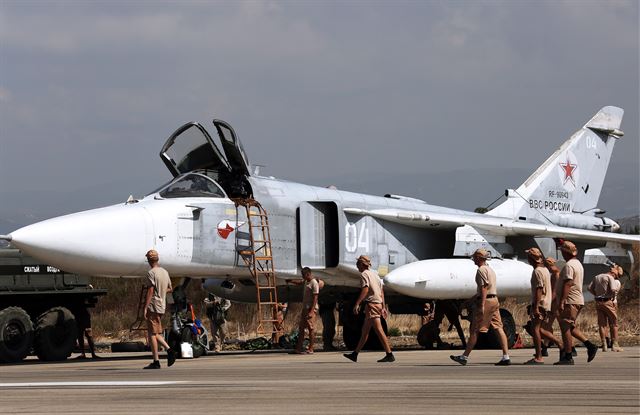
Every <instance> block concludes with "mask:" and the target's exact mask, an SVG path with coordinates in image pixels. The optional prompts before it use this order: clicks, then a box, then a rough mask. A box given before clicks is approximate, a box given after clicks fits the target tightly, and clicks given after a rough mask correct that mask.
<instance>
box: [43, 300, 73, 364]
mask: <svg viewBox="0 0 640 415" xmlns="http://www.w3.org/2000/svg"><path fill="white" fill-rule="evenodd" d="M77 333H78V328H77V326H76V319H75V317H74V316H73V313H71V311H69V310H68V309H66V308H64V307H54V308H51V309H49V310H47V311H45V312H44V313H42V314H40V317H38V320H37V323H36V335H35V341H34V345H33V346H34V349H35V352H36V355H37V356H38V358H39V359H40V360H47V361H52V360H64V359H66V358H67V357H69V356H70V355H71V352H72V351H73V347H74V346H75V344H76V340H77V338H78V336H77Z"/></svg>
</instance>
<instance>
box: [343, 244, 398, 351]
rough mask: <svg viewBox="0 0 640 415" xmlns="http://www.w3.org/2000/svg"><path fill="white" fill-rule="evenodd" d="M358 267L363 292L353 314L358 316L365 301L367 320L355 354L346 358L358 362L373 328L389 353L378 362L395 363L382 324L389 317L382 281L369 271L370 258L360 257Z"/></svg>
mask: <svg viewBox="0 0 640 415" xmlns="http://www.w3.org/2000/svg"><path fill="white" fill-rule="evenodd" d="M356 266H357V267H358V271H360V273H361V274H360V275H361V277H360V286H361V287H362V290H361V291H360V296H359V297H358V299H357V300H356V304H355V306H354V307H353V313H354V314H358V313H359V312H360V304H361V303H362V302H363V301H364V302H365V304H366V305H365V309H364V313H365V320H364V325H363V326H362V334H361V335H360V341H359V342H358V346H356V349H355V350H354V351H353V352H351V353H345V354H344V357H346V358H347V359H349V360H351V361H354V362H357V361H358V353H360V350H362V348H363V347H364V344H365V343H366V342H367V339H368V338H369V331H371V328H373V329H374V330H375V332H376V335H377V336H378V339H380V343H381V344H382V347H384V351H385V352H386V353H387V354H386V356H385V357H383V358H382V359H380V360H378V362H395V360H396V358H395V357H394V356H393V353H392V352H391V346H389V340H388V339H387V336H386V335H385V334H384V330H383V329H382V323H381V322H380V319H381V318H386V317H387V309H386V308H385V305H384V290H383V288H382V281H381V280H380V277H379V276H378V273H377V272H375V271H373V270H371V269H369V268H371V260H370V259H369V257H368V256H366V255H360V257H359V258H358V260H357V262H356Z"/></svg>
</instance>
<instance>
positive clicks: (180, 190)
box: [159, 173, 226, 199]
mask: <svg viewBox="0 0 640 415" xmlns="http://www.w3.org/2000/svg"><path fill="white" fill-rule="evenodd" d="M159 195H160V196H161V197H163V198H167V199H171V198H178V197H226V195H225V193H224V191H223V190H222V188H220V186H219V185H218V184H217V183H216V182H215V181H213V180H212V179H210V178H209V177H207V176H205V175H203V174H198V173H188V174H185V175H182V176H178V177H176V178H175V179H174V180H172V181H171V182H170V183H169V184H167V185H166V186H163V187H162V188H161V189H160V191H159Z"/></svg>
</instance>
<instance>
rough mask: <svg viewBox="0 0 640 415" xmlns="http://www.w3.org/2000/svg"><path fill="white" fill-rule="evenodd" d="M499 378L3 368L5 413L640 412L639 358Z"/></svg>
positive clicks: (321, 361) (479, 370) (336, 360)
mask: <svg viewBox="0 0 640 415" xmlns="http://www.w3.org/2000/svg"><path fill="white" fill-rule="evenodd" d="M550 352H551V353H550V354H551V356H550V357H549V358H547V361H546V365H544V366H536V367H531V366H523V365H521V363H523V362H524V361H526V360H528V359H529V357H530V356H531V353H532V351H531V350H530V349H525V350H514V351H512V352H511V357H512V360H513V362H514V365H512V366H509V367H495V366H493V363H495V362H496V361H497V360H498V358H499V352H498V351H495V350H489V351H480V350H479V351H474V352H473V354H472V355H471V357H472V359H471V360H470V362H469V364H468V365H467V366H460V365H458V364H457V363H455V362H452V361H450V360H449V354H451V353H450V352H448V351H401V352H398V353H396V359H397V361H396V362H395V363H385V364H383V363H376V360H377V359H379V358H381V357H382V356H383V353H380V352H370V353H362V354H361V355H360V359H359V360H360V362H358V363H352V362H350V361H348V360H347V359H345V358H344V357H342V353H340V352H331V353H316V354H314V355H302V356H299V355H289V354H284V353H243V354H221V355H215V356H205V357H201V358H199V359H195V360H178V361H177V362H176V364H175V365H174V366H173V367H171V368H167V367H166V361H165V360H163V361H162V365H163V368H162V369H161V370H142V367H143V366H145V365H146V364H147V363H149V362H150V355H149V354H148V353H138V354H125V355H123V354H103V356H104V357H105V359H102V360H98V361H91V360H86V361H79V360H76V361H73V360H71V361H66V362H60V363H41V362H37V361H35V360H29V361H27V362H24V363H21V364H15V365H0V412H1V413H65V414H72V413H81V414H87V413H127V414H129V413H158V414H164V413H173V414H175V413H189V414H194V413H200V414H202V413H224V414H229V413H238V414H239V413H242V414H251V413H257V414H314V413H327V414H328V413H330V414H334V415H335V414H363V413H367V414H417V413H420V414H424V413H473V414H483V413H487V414H488V413H493V414H495V413H518V414H529V413H531V414H538V415H539V414H544V413H553V414H563V413H580V414H588V413H632V414H638V412H639V408H640V402H639V400H640V379H639V378H640V348H638V347H632V348H628V349H626V350H625V352H623V353H612V352H608V353H602V352H599V353H598V356H597V357H596V359H595V360H594V361H593V362H592V363H589V364H587V363H586V353H585V351H584V349H579V353H580V356H578V357H577V358H576V365H575V366H573V367H569V366H562V367H558V366H553V365H552V363H553V362H554V361H556V360H557V359H556V357H557V351H556V350H555V349H554V350H550Z"/></svg>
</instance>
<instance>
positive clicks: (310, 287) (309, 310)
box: [290, 267, 320, 354]
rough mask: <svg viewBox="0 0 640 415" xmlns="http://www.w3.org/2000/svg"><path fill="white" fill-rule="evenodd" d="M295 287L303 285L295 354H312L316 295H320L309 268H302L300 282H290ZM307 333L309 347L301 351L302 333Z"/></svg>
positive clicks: (316, 282)
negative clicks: (306, 331)
mask: <svg viewBox="0 0 640 415" xmlns="http://www.w3.org/2000/svg"><path fill="white" fill-rule="evenodd" d="M290 282H291V283H293V284H295V285H303V294H302V313H301V314H300V324H298V342H297V344H296V349H295V350H294V353H295V354H312V353H313V343H314V340H315V338H314V337H315V332H314V328H315V321H316V314H317V313H318V295H319V294H320V284H319V283H318V280H317V279H315V278H313V275H312V274H311V269H310V268H309V267H304V268H302V281H295V280H293V281H290ZM305 329H306V330H308V331H309V347H307V349H306V350H304V351H303V350H302V347H303V345H304V331H305Z"/></svg>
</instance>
